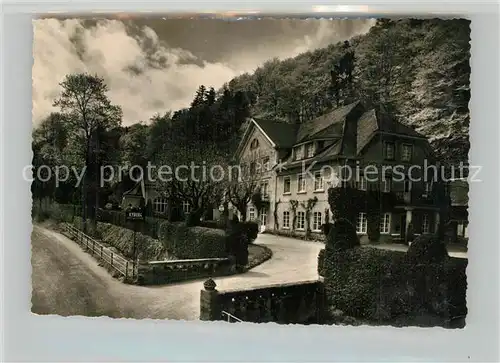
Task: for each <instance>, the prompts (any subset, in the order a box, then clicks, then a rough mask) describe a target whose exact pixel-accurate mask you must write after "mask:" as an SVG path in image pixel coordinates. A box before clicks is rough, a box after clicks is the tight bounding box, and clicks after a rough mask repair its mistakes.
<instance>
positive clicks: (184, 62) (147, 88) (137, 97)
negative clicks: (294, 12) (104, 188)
mask: <svg viewBox="0 0 500 363" xmlns="http://www.w3.org/2000/svg"><path fill="white" fill-rule="evenodd" d="M33 24H34V45H33V53H34V63H33V121H34V123H35V124H36V123H38V122H39V121H40V120H41V119H43V118H44V117H45V116H46V115H48V114H49V113H50V112H51V111H54V110H55V109H53V108H52V101H53V99H54V98H55V97H57V95H58V93H59V91H60V87H59V83H60V82H61V81H62V80H63V79H64V77H65V75H66V74H68V73H73V72H90V73H97V74H98V75H100V76H101V77H104V79H105V80H106V82H107V84H108V86H109V88H110V92H109V97H110V98H111V100H112V101H113V102H114V103H116V104H119V105H120V106H121V107H122V109H123V123H124V125H130V124H132V123H135V122H139V121H147V120H149V118H150V117H151V116H153V115H154V114H155V113H157V112H159V113H164V112H166V111H168V110H177V109H179V108H182V107H185V106H187V105H188V104H189V103H190V102H191V100H192V98H193V95H194V92H195V91H196V89H197V88H198V86H199V85H201V84H204V85H206V86H207V87H210V86H213V87H215V88H216V89H217V88H219V87H220V86H222V85H223V84H224V83H225V82H227V81H229V80H231V78H233V77H234V76H237V75H239V74H242V73H244V72H251V71H252V70H254V69H255V68H256V67H258V66H259V65H261V64H262V63H263V62H265V61H266V60H268V59H271V58H274V57H279V58H288V57H293V56H296V55H298V54H300V53H302V52H305V51H308V50H313V49H316V48H319V47H324V46H326V45H328V44H330V43H332V42H337V41H339V40H344V39H348V38H350V37H352V36H354V35H357V34H362V33H365V32H367V31H368V29H369V28H370V26H371V25H372V24H373V21H371V20H362V19H356V20H327V19H321V20H298V19H276V20H272V19H263V20H239V21H236V20H232V21H228V20H216V19H180V18H179V19H164V18H162V17H155V18H149V19H146V18H132V19H131V18H123V17H121V18H115V19H107V20H105V19H101V20H93V19H64V20H62V19H53V18H52V19H49V18H45V19H38V20H35V21H34V23H33Z"/></svg>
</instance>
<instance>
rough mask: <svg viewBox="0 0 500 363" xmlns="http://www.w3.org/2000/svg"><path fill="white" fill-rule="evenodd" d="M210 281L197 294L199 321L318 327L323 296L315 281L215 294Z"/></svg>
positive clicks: (322, 308)
mask: <svg viewBox="0 0 500 363" xmlns="http://www.w3.org/2000/svg"><path fill="white" fill-rule="evenodd" d="M216 287H217V286H216V284H215V282H214V281H213V280H212V279H209V280H207V281H205V284H204V289H203V290H201V295H200V319H201V320H223V321H229V322H238V321H243V322H253V323H264V322H276V323H279V324H319V323H321V321H322V319H323V312H324V293H323V285H322V283H321V282H319V281H306V282H302V283H294V284H279V285H269V286H265V287H260V288H254V289H246V290H231V291H222V292H219V291H217V289H216Z"/></svg>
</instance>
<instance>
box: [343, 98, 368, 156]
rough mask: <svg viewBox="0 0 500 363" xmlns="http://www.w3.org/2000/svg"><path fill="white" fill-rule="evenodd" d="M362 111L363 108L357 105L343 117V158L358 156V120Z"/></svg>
mask: <svg viewBox="0 0 500 363" xmlns="http://www.w3.org/2000/svg"><path fill="white" fill-rule="evenodd" d="M363 111H364V108H363V106H362V105H361V103H358V104H357V105H356V106H354V108H353V109H352V110H351V111H350V112H349V113H348V114H347V115H346V116H345V120H344V132H343V136H342V155H344V156H347V157H355V156H356V155H357V154H358V120H359V118H360V117H361V115H362V114H363Z"/></svg>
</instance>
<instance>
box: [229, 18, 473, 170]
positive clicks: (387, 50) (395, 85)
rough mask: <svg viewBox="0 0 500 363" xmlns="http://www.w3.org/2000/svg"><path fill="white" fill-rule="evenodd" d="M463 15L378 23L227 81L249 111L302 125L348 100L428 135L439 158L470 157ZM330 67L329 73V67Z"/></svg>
mask: <svg viewBox="0 0 500 363" xmlns="http://www.w3.org/2000/svg"><path fill="white" fill-rule="evenodd" d="M469 25H470V22H469V21H468V20H461V19H453V20H440V19H429V20H410V19H405V20H399V21H390V20H379V21H377V24H376V25H375V26H374V27H372V28H371V30H370V31H369V32H368V33H367V34H365V35H361V36H358V37H356V38H353V39H351V40H350V41H349V42H345V43H338V44H332V45H330V46H329V47H327V48H323V49H318V50H315V51H313V52H308V53H304V54H301V55H299V56H297V57H295V58H293V59H287V60H284V61H280V60H277V59H275V60H271V61H268V62H266V63H265V64H264V65H263V66H261V67H260V68H258V69H257V70H256V71H255V72H254V73H253V74H244V75H242V76H240V77H238V78H235V79H233V80H231V81H230V82H229V83H228V87H229V89H230V90H231V91H243V92H244V93H245V94H247V96H248V99H249V101H250V103H251V104H252V107H251V112H252V114H253V115H254V116H260V117H269V118H279V119H283V121H286V122H294V121H299V122H305V121H307V120H309V119H311V118H313V117H315V116H317V115H320V114H322V113H324V112H325V111H326V110H328V109H329V108H331V107H333V106H335V104H336V103H339V104H342V103H343V102H346V101H348V100H351V99H353V98H358V99H362V100H363V101H364V102H365V103H367V104H372V105H380V106H383V107H385V108H386V109H388V110H390V111H391V113H392V114H393V115H395V116H396V117H398V119H399V120H400V121H401V122H403V123H406V124H408V125H412V126H414V127H415V128H416V129H417V130H418V131H420V132H422V133H423V134H424V135H426V136H428V137H429V138H430V140H431V141H432V144H433V146H434V148H435V150H436V151H437V153H438V155H441V156H442V157H443V158H444V160H447V161H449V162H452V163H456V162H460V161H463V162H466V161H467V160H468V149H469V141H468V130H469V109H468V102H469V98H470V88H469V76H470V66H469V59H470V43H469V42H470V27H469ZM332 71H333V72H332Z"/></svg>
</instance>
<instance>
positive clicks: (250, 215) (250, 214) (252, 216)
mask: <svg viewBox="0 0 500 363" xmlns="http://www.w3.org/2000/svg"><path fill="white" fill-rule="evenodd" d="M254 219H255V208H254V207H250V208H248V220H250V221H253V220H254Z"/></svg>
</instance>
